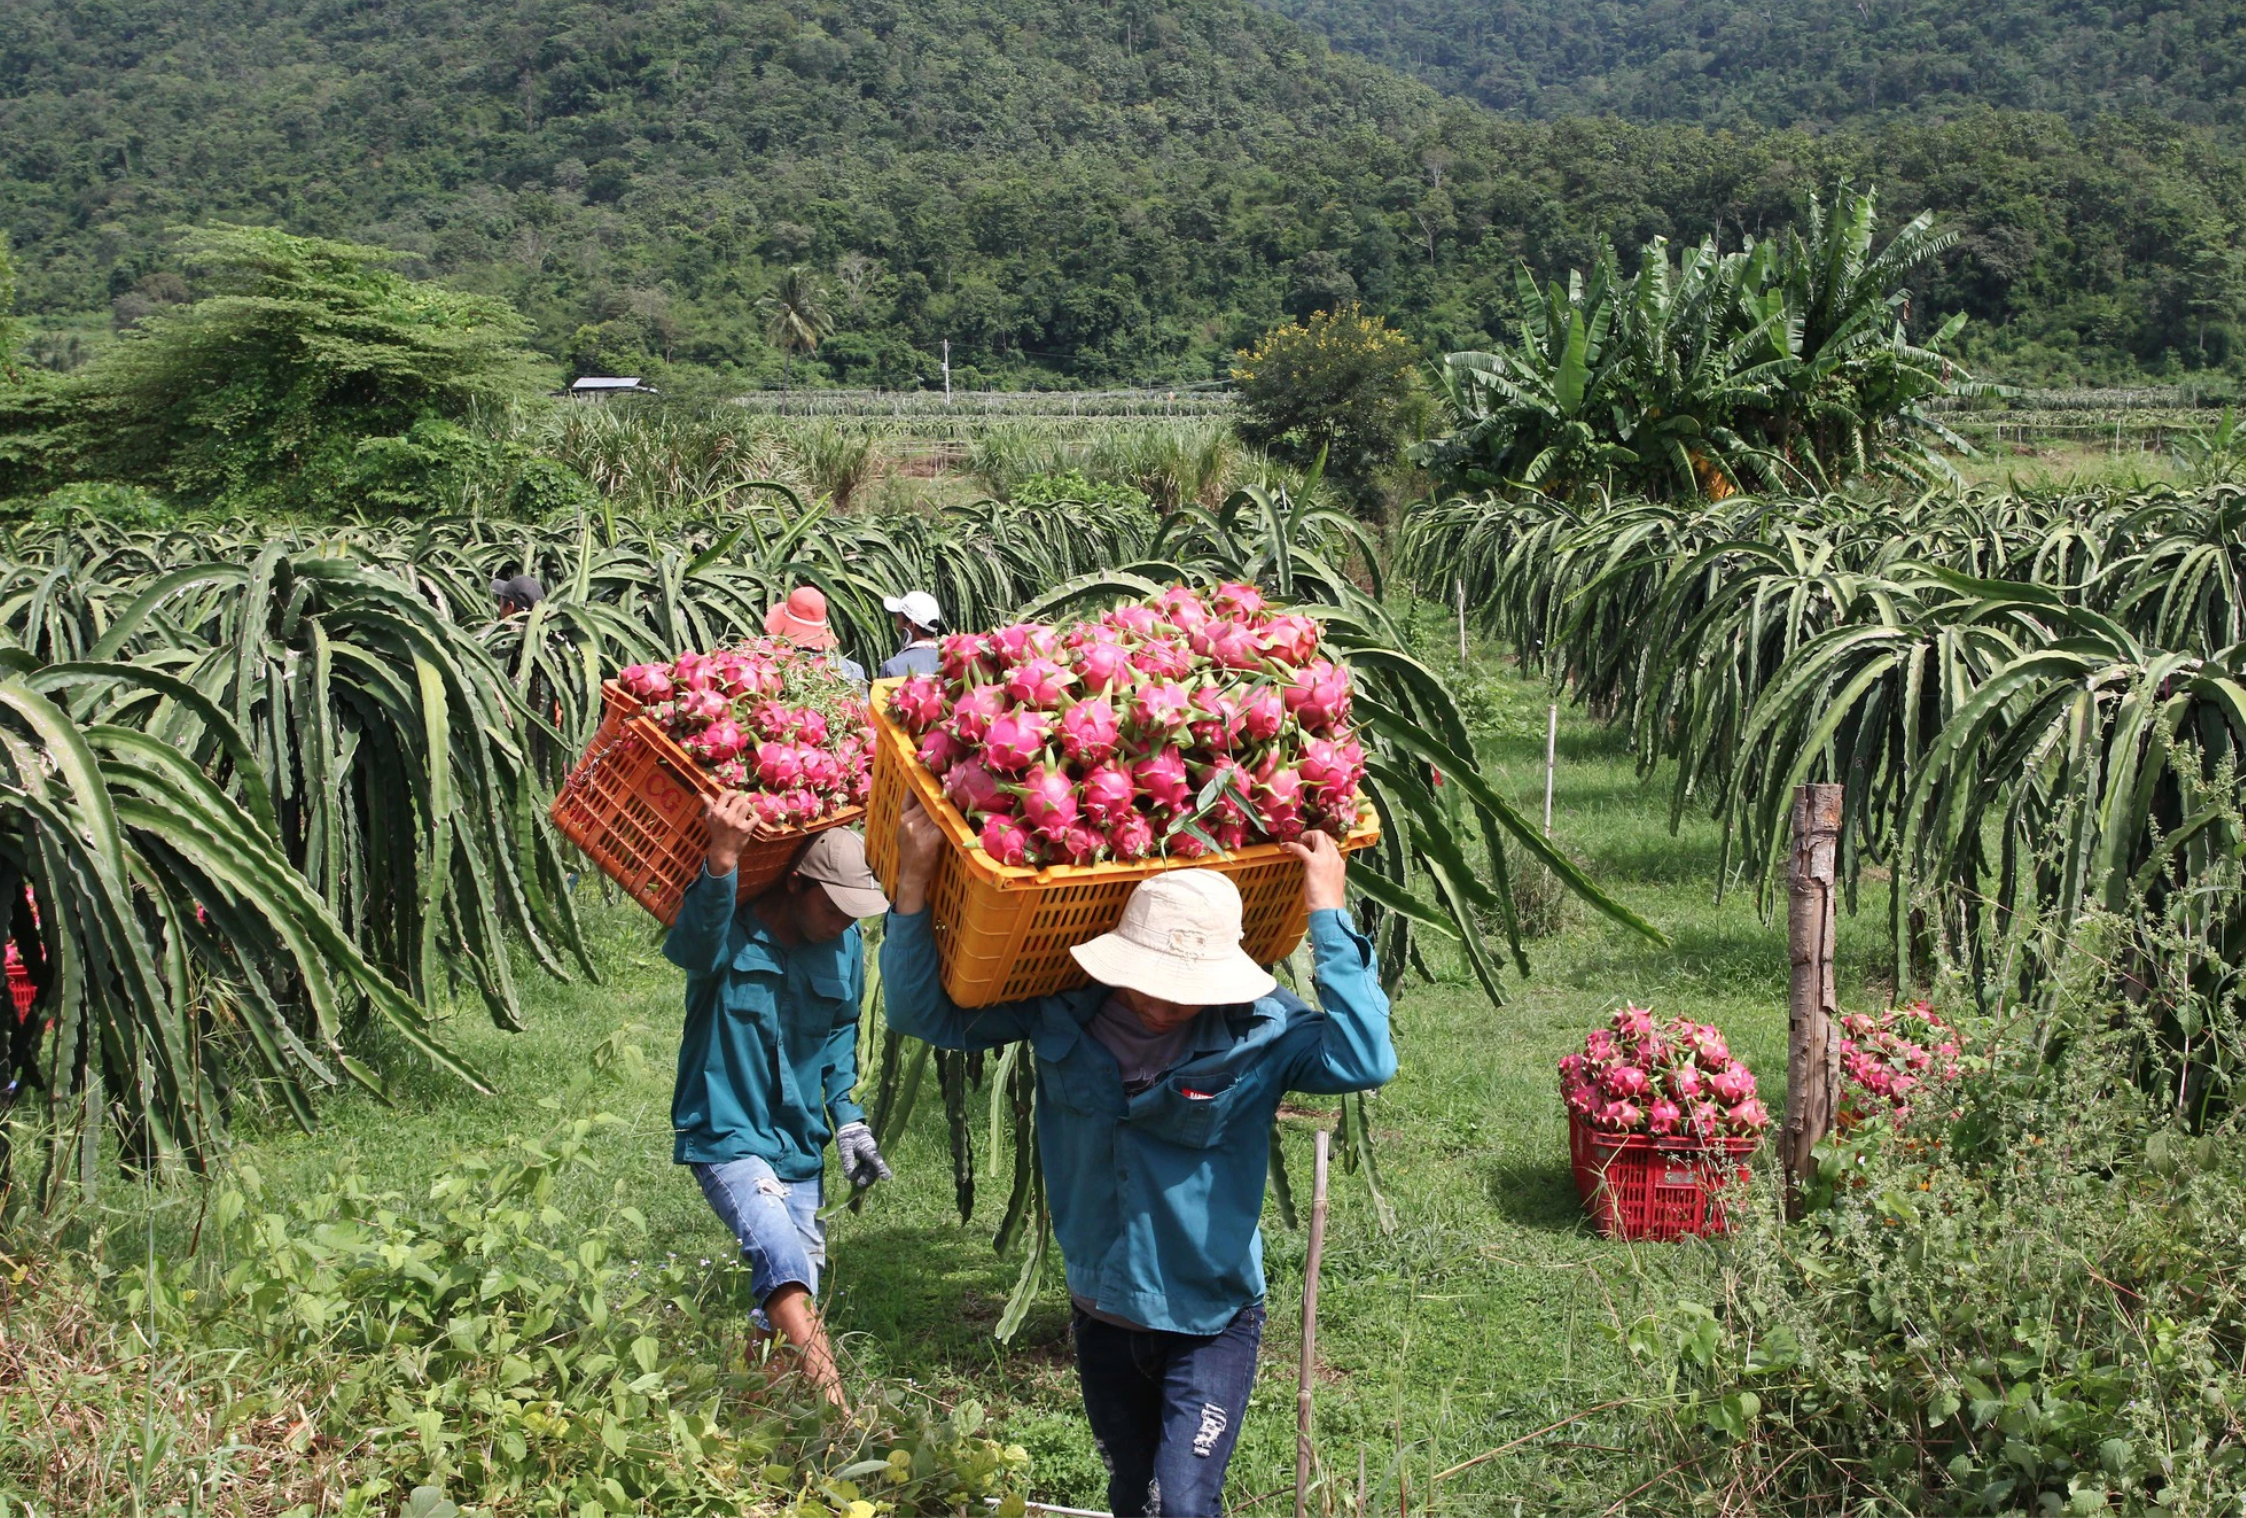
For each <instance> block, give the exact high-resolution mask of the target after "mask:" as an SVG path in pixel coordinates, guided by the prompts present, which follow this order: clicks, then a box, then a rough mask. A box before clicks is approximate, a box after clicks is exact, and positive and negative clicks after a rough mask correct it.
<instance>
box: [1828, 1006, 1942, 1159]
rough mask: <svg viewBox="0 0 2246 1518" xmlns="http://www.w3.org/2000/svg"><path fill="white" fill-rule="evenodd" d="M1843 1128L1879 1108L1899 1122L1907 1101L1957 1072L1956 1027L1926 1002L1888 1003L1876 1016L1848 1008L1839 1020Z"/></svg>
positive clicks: (1907, 1110) (1906, 1112)
mask: <svg viewBox="0 0 2246 1518" xmlns="http://www.w3.org/2000/svg"><path fill="white" fill-rule="evenodd" d="M1840 1035H1841V1037H1840V1070H1841V1079H1842V1083H1843V1084H1842V1088H1841V1097H1840V1110H1839V1112H1837V1113H1836V1114H1834V1118H1835V1123H1836V1125H1837V1126H1838V1127H1839V1128H1840V1130H1841V1131H1842V1132H1844V1133H1845V1132H1847V1131H1849V1130H1850V1129H1853V1128H1856V1127H1859V1126H1861V1125H1862V1124H1864V1123H1866V1122H1868V1121H1870V1120H1871V1119H1872V1118H1873V1117H1876V1116H1878V1115H1880V1114H1882V1113H1884V1114H1886V1115H1887V1116H1888V1117H1889V1118H1890V1119H1891V1120H1892V1121H1893V1122H1894V1123H1896V1124H1897V1125H1898V1126H1900V1125H1901V1123H1902V1122H1903V1120H1904V1119H1905V1118H1907V1117H1908V1116H1910V1111H1911V1103H1912V1101H1913V1100H1914V1099H1915V1098H1917V1097H1919V1096H1921V1095H1923V1094H1924V1093H1925V1092H1926V1091H1927V1090H1928V1089H1929V1088H1931V1087H1936V1086H1946V1085H1948V1084H1949V1083H1950V1082H1951V1081H1954V1080H1956V1079H1957V1077H1958V1073H1959V1058H1960V1051H1959V1048H1958V1039H1957V1031H1956V1030H1955V1029H1954V1028H1952V1027H1951V1026H1950V1025H1949V1024H1948V1023H1946V1022H1944V1021H1943V1020H1942V1018H1941V1016H1940V1015H1939V1014H1938V1013H1936V1012H1935V1010H1934V1008H1933V1007H1932V1006H1931V1005H1929V1004H1928V1003H1926V1002H1923V1001H1918V1002H1912V1003H1911V1004H1910V1005H1909V1006H1907V1007H1890V1008H1888V1009H1887V1010H1886V1011H1884V1012H1881V1013H1879V1014H1877V1015H1876V1016H1874V1015H1870V1014H1866V1013H1862V1012H1851V1013H1849V1014H1847V1015H1846V1016H1844V1017H1842V1018H1841V1020H1840Z"/></svg>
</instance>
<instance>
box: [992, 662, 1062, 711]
mask: <svg viewBox="0 0 2246 1518" xmlns="http://www.w3.org/2000/svg"><path fill="white" fill-rule="evenodd" d="M1075 683H1076V677H1075V676H1074V675H1072V674H1070V673H1069V672H1068V671H1067V670H1065V669H1063V668H1061V666H1060V665H1058V664H1056V663H1054V662H1053V661H1052V660H1051V659H1029V660H1025V661H1024V662H1022V663H1020V664H1017V665H1015V666H1014V667H1013V669H1011V670H1010V671H1008V672H1007V675H1006V694H1007V695H1008V696H1010V697H1012V698H1013V700H1014V701H1015V702H1016V703H1017V704H1018V705H1021V706H1034V707H1036V708H1037V709H1038V710H1039V711H1051V710H1053V709H1054V708H1055V707H1057V706H1059V705H1060V703H1061V697H1062V696H1063V695H1064V694H1065V693H1066V692H1067V690H1068V688H1069V687H1070V686H1071V685H1073V684H1075Z"/></svg>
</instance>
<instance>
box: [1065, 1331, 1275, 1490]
mask: <svg viewBox="0 0 2246 1518" xmlns="http://www.w3.org/2000/svg"><path fill="white" fill-rule="evenodd" d="M1072 1322H1073V1326H1074V1328H1075V1332H1076V1373H1077V1376H1078V1377H1079V1379H1080V1380H1081V1381H1082V1382H1083V1386H1084V1412H1085V1416H1086V1417H1088V1418H1090V1419H1091V1422H1092V1438H1093V1439H1094V1440H1095V1441H1096V1442H1097V1443H1098V1445H1099V1447H1100V1458H1101V1459H1102V1460H1104V1461H1106V1462H1107V1505H1108V1507H1109V1508H1110V1509H1111V1510H1112V1511H1113V1512H1114V1513H1115V1514H1116V1518H1140V1515H1145V1518H1154V1515H1156V1514H1159V1515H1161V1518H1220V1515H1221V1514H1222V1513H1223V1512H1224V1468H1225V1467H1226V1466H1227V1465H1228V1464H1230V1463H1231V1461H1232V1446H1233V1445H1234V1444H1236V1443H1237V1442H1239V1438H1240V1420H1241V1419H1242V1418H1243V1417H1245V1416H1246V1415H1247V1411H1248V1388H1249V1387H1251V1386H1252V1385H1254V1384H1255V1379H1256V1351H1257V1350H1258V1349H1260V1348H1261V1347H1262V1344H1263V1304H1262V1303H1261V1302H1256V1303H1251V1304H1250V1305H1249V1306H1246V1307H1243V1308H1241V1309H1240V1312H1239V1314H1238V1315H1237V1316H1236V1317H1234V1318H1233V1320H1232V1321H1231V1322H1230V1323H1227V1324H1226V1325H1225V1327H1224V1331H1223V1332H1222V1333H1216V1334H1210V1335H1208V1336H1206V1337H1203V1336H1201V1335H1198V1334H1172V1333H1161V1332H1158V1331H1156V1330H1153V1329H1144V1328H1122V1327H1119V1326H1117V1325H1116V1324H1113V1323H1103V1322H1101V1321H1100V1320H1099V1319H1097V1318H1095V1317H1092V1316H1091V1315H1090V1314H1088V1313H1086V1312H1085V1311H1084V1310H1083V1309H1082V1308H1077V1309H1075V1311H1074V1313H1073V1315H1072Z"/></svg>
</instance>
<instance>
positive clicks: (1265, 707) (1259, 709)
mask: <svg viewBox="0 0 2246 1518" xmlns="http://www.w3.org/2000/svg"><path fill="white" fill-rule="evenodd" d="M1286 721H1287V703H1286V702H1285V701H1284V700H1283V699H1281V697H1280V695H1279V693H1278V692H1277V691H1275V690H1273V689H1272V688H1271V687H1270V686H1268V685H1263V686H1258V687H1257V688H1256V689H1254V690H1252V691H1249V692H1248V693H1247V695H1245V696H1243V697H1241V698H1240V736H1241V737H1243V738H1245V739H1247V740H1248V742H1250V743H1269V742H1270V741H1271V740H1272V739H1274V738H1276V737H1278V736H1279V729H1280V728H1281V727H1283V726H1285V725H1286Z"/></svg>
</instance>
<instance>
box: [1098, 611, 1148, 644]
mask: <svg viewBox="0 0 2246 1518" xmlns="http://www.w3.org/2000/svg"><path fill="white" fill-rule="evenodd" d="M1101 620H1102V621H1103V622H1105V623H1106V625H1108V626H1109V627H1112V628H1114V629H1115V630H1116V631H1117V632H1119V633H1123V634H1125V635H1126V636H1128V637H1131V638H1135V639H1137V640H1138V641H1140V642H1142V643H1143V642H1145V641H1146V640H1147V639H1148V638H1151V637H1153V636H1155V635H1156V634H1157V633H1158V632H1160V631H1161V628H1162V614H1161V613H1160V612H1158V611H1156V610H1155V609H1154V608H1153V607H1151V606H1118V607H1116V608H1115V610H1113V611H1111V612H1109V613H1108V614H1107V615H1106V616H1105V617H1104V618H1102V619H1101Z"/></svg>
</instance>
